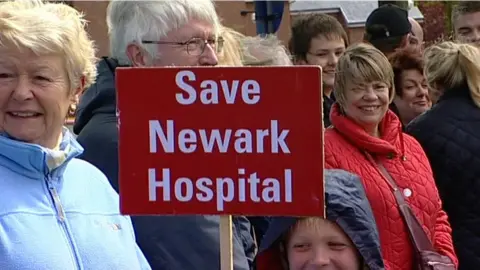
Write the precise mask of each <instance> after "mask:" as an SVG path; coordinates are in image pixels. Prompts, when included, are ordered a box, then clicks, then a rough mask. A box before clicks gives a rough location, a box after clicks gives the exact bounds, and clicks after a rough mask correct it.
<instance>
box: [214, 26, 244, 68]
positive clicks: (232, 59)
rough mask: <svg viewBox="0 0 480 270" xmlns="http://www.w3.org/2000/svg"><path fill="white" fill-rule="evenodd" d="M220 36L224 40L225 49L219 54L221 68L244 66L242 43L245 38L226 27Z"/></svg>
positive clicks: (222, 28) (223, 27) (221, 30)
mask: <svg viewBox="0 0 480 270" xmlns="http://www.w3.org/2000/svg"><path fill="white" fill-rule="evenodd" d="M219 36H220V38H221V39H222V40H223V48H222V50H221V52H220V53H219V54H218V64H219V65H220V66H233V67H239V66H243V63H242V59H243V56H242V53H243V51H242V44H241V41H242V39H243V38H244V37H245V36H244V35H243V34H242V33H240V32H237V31H235V30H234V29H232V28H229V27H226V26H222V27H221V28H220V35H219Z"/></svg>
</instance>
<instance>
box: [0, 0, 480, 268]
mask: <svg viewBox="0 0 480 270" xmlns="http://www.w3.org/2000/svg"><path fill="white" fill-rule="evenodd" d="M451 22H452V25H453V28H454V34H455V41H444V42H439V43H436V44H432V45H429V46H425V42H424V40H423V31H422V28H421V26H420V25H419V24H418V23H417V22H416V21H415V20H413V19H412V18H409V17H408V12H407V11H406V10H404V9H401V8H399V7H397V6H394V5H384V6H380V7H379V8H377V9H375V10H374V11H373V12H372V13H371V14H370V15H369V17H368V19H367V22H366V25H365V35H364V41H363V42H360V43H354V44H351V42H350V41H349V38H348V36H347V34H346V32H345V30H344V28H343V27H342V24H341V23H340V22H338V21H337V19H335V18H334V17H331V16H329V15H325V14H306V15H302V16H300V17H298V18H297V19H296V20H295V21H294V22H293V24H292V28H291V38H290V41H289V43H288V44H287V45H286V46H285V45H283V44H282V42H280V41H279V40H278V39H277V38H276V36H274V35H270V36H266V37H260V36H256V37H249V36H245V35H243V34H241V33H239V32H237V31H235V30H233V29H231V28H228V27H226V26H224V25H222V24H221V19H220V18H219V17H218V15H217V13H216V11H215V6H214V2H213V1H212V0H169V1H150V2H147V1H122V0H112V1H111V2H110V3H109V6H108V9H107V24H108V30H109V31H108V35H109V40H110V55H109V56H108V57H103V58H101V59H97V58H96V57H95V44H94V41H93V40H92V39H91V38H90V37H89V35H88V33H87V31H86V24H87V22H86V21H85V19H84V18H83V15H82V14H81V13H79V12H78V11H77V10H75V9H74V8H72V7H70V6H68V5H66V4H62V3H54V2H46V1H45V2H44V1H41V0H24V1H3V2H0V269H2V270H17V269H22V270H23V269H25V270H57V269H58V270H68V269H85V270H87V269H92V270H93V269H95V270H96V269H98V270H104V269H116V270H117V269H118V270H134V269H159V270H168V269H175V270H177V269H183V270H189V269H202V270H203V269H219V268H220V257H219V254H220V243H219V242H220V240H219V222H220V221H219V217H218V216H205V215H204V216H202V215H197V216H134V217H128V216H123V215H121V214H120V211H119V197H118V191H119V185H118V171H119V165H118V147H119V146H118V126H117V115H116V97H115V92H116V91H115V69H116V68H117V67H122V66H127V67H147V66H148V67H151V66H156V67H161V66H179V67H182V66H293V65H315V66H321V67H322V85H323V87H322V89H321V90H322V91H323V92H322V95H323V116H324V117H323V118H324V125H325V134H324V137H325V164H324V166H325V179H324V181H325V205H326V218H325V219H323V218H320V217H309V218H295V217H250V216H249V217H246V216H235V217H233V223H232V226H233V228H232V232H233V238H232V248H233V259H234V266H233V268H234V270H247V269H248V270H250V269H258V270H312V269H336V270H359V269H370V270H377V269H388V270H411V269H415V270H417V269H437V270H438V269H443V270H448V269H463V270H468V269H472V270H473V269H478V268H477V267H479V268H480V248H478V247H477V243H480V226H478V225H480V200H478V199H477V198H478V197H477V196H479V195H480V184H479V183H477V182H476V181H478V179H479V178H480V125H478V123H479V122H480V62H479V61H478V60H479V59H480V50H479V45H480V2H474V1H462V2H459V3H458V4H457V5H456V6H455V7H454V10H453V15H452V18H451ZM319 90H320V89H319ZM142 91H149V89H139V92H138V94H139V95H141V93H142ZM78 99H80V103H79V105H78V107H77V108H76V120H75V125H74V128H73V130H74V133H75V134H76V135H74V134H72V133H71V132H70V131H69V130H68V129H67V128H65V127H64V121H65V116H66V115H67V113H68V111H69V110H71V109H72V107H71V106H72V105H74V104H76V101H77V100H78ZM159 110H161V108H159ZM77 135H78V136H77ZM311 181H316V179H311ZM318 181H320V179H319V180H318ZM477 191H478V192H479V193H477ZM321 214H322V213H319V216H320V215H321Z"/></svg>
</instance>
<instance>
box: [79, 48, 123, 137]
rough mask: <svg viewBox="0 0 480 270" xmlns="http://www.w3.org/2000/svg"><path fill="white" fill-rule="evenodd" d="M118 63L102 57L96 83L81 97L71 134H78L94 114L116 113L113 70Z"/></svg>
mask: <svg viewBox="0 0 480 270" xmlns="http://www.w3.org/2000/svg"><path fill="white" fill-rule="evenodd" d="M118 66H119V65H118V62H117V61H116V60H115V59H113V58H107V57H103V58H102V59H101V60H100V61H99V63H98V64H97V70H98V75H97V79H96V82H95V83H94V84H93V85H92V86H90V87H89V88H88V89H87V90H86V91H85V92H84V93H83V94H82V96H81V98H80V104H78V107H77V111H76V113H75V124H74V125H73V132H74V133H75V134H79V133H80V131H82V129H83V127H85V125H86V124H87V123H88V121H90V119H92V117H93V116H94V115H96V114H102V113H107V114H113V115H115V111H116V106H117V102H116V97H115V69H116V68H117V67H118Z"/></svg>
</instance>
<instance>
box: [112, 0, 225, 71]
mask: <svg viewBox="0 0 480 270" xmlns="http://www.w3.org/2000/svg"><path fill="white" fill-rule="evenodd" d="M192 19H197V20H201V21H205V22H208V23H211V24H212V25H213V27H214V31H215V34H216V35H217V32H218V31H219V27H220V19H219V17H218V15H217V12H216V11H215V6H214V2H213V0H162V1H128V0H112V1H111V2H110V3H109V5H108V8H107V26H108V35H109V38H110V56H111V57H113V58H116V59H117V60H118V62H119V63H120V64H122V65H129V64H131V63H130V60H129V59H128V56H127V53H126V49H127V46H128V45H129V44H132V43H136V44H137V45H138V46H141V47H142V48H143V49H145V50H146V51H147V52H148V53H149V54H150V55H151V57H152V58H157V57H158V54H157V49H156V48H157V46H155V45H149V44H147V45H144V44H142V40H145V39H149V40H160V39H161V38H163V37H165V36H166V35H167V34H168V33H169V32H170V31H172V30H176V29H178V28H180V27H182V26H183V25H185V24H187V23H188V22H189V20H192Z"/></svg>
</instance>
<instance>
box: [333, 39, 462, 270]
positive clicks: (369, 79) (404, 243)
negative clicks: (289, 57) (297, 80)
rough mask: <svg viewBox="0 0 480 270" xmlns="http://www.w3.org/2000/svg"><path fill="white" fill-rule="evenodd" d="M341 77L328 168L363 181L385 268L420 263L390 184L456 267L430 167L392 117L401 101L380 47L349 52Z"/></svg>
mask: <svg viewBox="0 0 480 270" xmlns="http://www.w3.org/2000/svg"><path fill="white" fill-rule="evenodd" d="M337 71H342V72H339V73H338V75H337V77H336V79H335V87H334V89H335V97H336V98H337V103H335V104H334V105H333V107H332V111H331V113H330V119H331V120H332V127H331V128H328V129H327V130H326V131H325V135H324V137H325V148H324V149H325V168H327V169H343V170H346V171H349V172H352V173H354V174H356V175H358V176H360V178H361V180H362V183H363V186H364V188H365V192H366V194H367V198H368V200H369V201H370V204H371V206H372V209H373V214H374V216H375V220H376V222H377V226H378V230H379V233H380V243H381V245H382V254H383V259H384V262H385V266H386V268H387V269H395V270H411V269H412V266H413V263H414V259H415V258H414V252H413V244H412V242H411V240H410V235H409V231H408V228H407V226H406V225H405V223H404V222H403V219H402V214H401V213H400V210H399V207H398V204H397V201H396V199H395V196H394V189H393V185H392V184H391V183H390V182H391V181H395V183H396V185H397V186H398V187H399V188H400V189H401V191H402V193H403V195H404V196H405V201H406V202H407V203H408V204H409V205H410V207H411V208H412V210H413V214H414V215H415V216H416V217H417V219H418V220H419V222H420V224H421V225H422V227H423V228H424V230H425V233H426V234H427V236H428V237H429V239H430V241H431V242H432V244H433V247H434V248H435V249H436V250H437V251H438V252H439V253H440V254H442V255H445V256H448V257H449V258H450V260H451V261H452V262H453V263H455V264H456V263H457V259H456V255H455V251H454V249H453V244H452V236H451V228H450V225H449V223H448V218H447V215H446V214H445V212H444V211H443V210H442V202H441V201H440V197H439V195H438V191H437V188H436V186H435V181H434V179H433V174H432V171H431V169H430V165H429V163H428V159H427V157H426V155H425V153H424V152H423V150H422V147H421V146H420V144H419V143H418V142H417V141H416V140H415V139H414V138H412V137H411V136H409V135H407V134H405V133H403V132H402V128H401V123H400V120H399V119H398V117H397V116H396V115H395V114H394V113H393V112H392V111H390V110H389V109H388V105H389V103H390V102H392V100H393V99H394V98H395V84H394V74H393V70H392V67H391V65H390V63H389V61H388V59H387V58H386V56H385V55H384V54H383V53H382V52H381V51H379V50H378V49H376V48H375V47H373V46H371V45H369V44H365V43H360V44H357V45H353V46H351V47H349V48H348V49H347V51H346V52H345V54H344V55H343V56H342V57H341V58H340V60H339V62H338V65H337ZM390 178H391V179H393V180H391V179H390Z"/></svg>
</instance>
